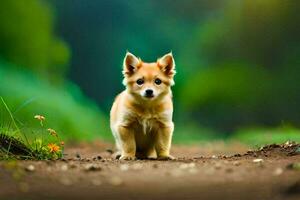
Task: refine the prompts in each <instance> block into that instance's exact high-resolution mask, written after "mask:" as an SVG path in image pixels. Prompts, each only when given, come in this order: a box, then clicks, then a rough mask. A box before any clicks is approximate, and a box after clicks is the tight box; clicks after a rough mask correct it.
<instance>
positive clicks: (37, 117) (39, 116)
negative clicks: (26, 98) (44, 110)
mask: <svg viewBox="0 0 300 200" xmlns="http://www.w3.org/2000/svg"><path fill="white" fill-rule="evenodd" d="M34 118H35V119H37V120H40V121H45V117H44V116H43V115H35V116H34Z"/></svg>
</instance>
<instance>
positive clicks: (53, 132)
mask: <svg viewBox="0 0 300 200" xmlns="http://www.w3.org/2000/svg"><path fill="white" fill-rule="evenodd" d="M47 131H49V133H50V134H51V135H53V136H56V137H57V133H56V131H55V130H53V129H51V128H48V129H47Z"/></svg>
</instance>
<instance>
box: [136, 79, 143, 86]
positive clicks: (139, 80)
mask: <svg viewBox="0 0 300 200" xmlns="http://www.w3.org/2000/svg"><path fill="white" fill-rule="evenodd" d="M136 84H138V85H143V84H144V80H143V79H138V80H137V81H136Z"/></svg>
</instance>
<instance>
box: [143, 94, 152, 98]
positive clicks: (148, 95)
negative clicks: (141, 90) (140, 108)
mask: <svg viewBox="0 0 300 200" xmlns="http://www.w3.org/2000/svg"><path fill="white" fill-rule="evenodd" d="M144 97H146V98H147V99H152V98H153V97H154V95H153V94H146V95H145V96H144Z"/></svg>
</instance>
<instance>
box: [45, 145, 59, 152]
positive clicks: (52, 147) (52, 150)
mask: <svg viewBox="0 0 300 200" xmlns="http://www.w3.org/2000/svg"><path fill="white" fill-rule="evenodd" d="M48 149H49V151H50V153H57V152H58V151H59V150H60V147H59V146H57V145H56V144H54V143H50V144H48Z"/></svg>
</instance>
